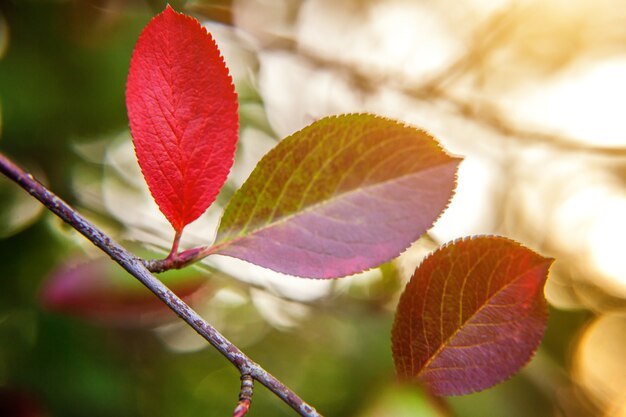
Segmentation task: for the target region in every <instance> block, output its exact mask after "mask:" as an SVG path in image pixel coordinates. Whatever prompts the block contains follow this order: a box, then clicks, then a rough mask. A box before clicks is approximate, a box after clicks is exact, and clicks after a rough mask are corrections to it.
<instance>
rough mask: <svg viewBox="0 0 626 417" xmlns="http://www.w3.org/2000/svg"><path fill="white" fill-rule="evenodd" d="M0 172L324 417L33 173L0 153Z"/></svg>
mask: <svg viewBox="0 0 626 417" xmlns="http://www.w3.org/2000/svg"><path fill="white" fill-rule="evenodd" d="M0 172H2V173H3V174H4V175H6V176H7V177H8V178H9V179H11V180H12V181H14V182H16V183H17V184H18V185H19V186H20V187H22V188H23V189H25V190H26V191H27V192H28V193H29V194H31V195H32V196H33V197H35V198H36V199H37V200H39V201H40V202H41V203H42V204H43V205H44V206H46V207H47V208H48V209H49V210H50V211H52V212H53V213H54V214H56V215H57V216H59V217H60V218H61V219H62V220H63V221H64V222H66V223H67V224H69V225H70V226H72V227H73V228H74V229H76V230H77V231H78V232H80V233H81V234H82V235H83V236H85V237H86V238H87V239H88V240H89V241H91V242H92V243H93V244H94V245H96V246H97V247H98V248H100V249H101V250H102V251H103V252H105V253H106V254H107V255H109V256H110V257H111V259H113V260H114V261H115V262H117V263H118V264H120V265H121V266H122V268H124V269H125V270H126V271H128V273H130V274H131V275H132V276H134V277H135V278H137V279H138V280H139V281H140V282H141V283H142V284H143V285H145V286H146V287H147V288H148V289H149V290H150V291H152V293H154V294H155V295H156V296H157V297H158V298H159V299H160V300H161V301H163V303H165V304H166V305H167V306H168V307H169V308H170V309H172V311H174V312H175V313H176V314H177V315H178V316H179V317H180V318H182V319H183V320H184V321H185V322H186V323H187V324H188V325H189V326H191V327H192V328H193V329H194V330H195V331H196V332H198V334H200V336H202V337H203V338H204V339H206V340H207V341H208V342H209V343H210V344H211V345H212V346H213V347H214V348H215V349H217V350H218V351H219V352H220V353H221V354H222V355H223V356H224V357H226V359H228V360H229V361H230V362H231V363H232V364H233V365H235V367H237V369H238V370H239V372H240V373H241V374H242V375H249V376H251V377H252V378H254V379H256V380H257V381H259V382H260V383H261V384H263V385H265V386H266V387H267V388H268V389H269V390H270V391H271V392H273V393H274V394H275V395H276V396H277V397H279V398H280V399H281V400H283V401H284V402H285V403H287V404H288V405H289V406H290V407H291V408H293V409H294V410H295V411H296V412H297V413H298V414H300V415H301V416H305V417H321V415H320V414H319V413H318V412H317V411H316V410H315V408H313V407H311V406H310V405H309V404H307V403H306V402H304V401H303V400H302V399H301V398H300V397H298V395H296V393H294V392H293V391H291V390H290V389H289V388H288V387H287V386H285V384H283V383H282V382H280V381H279V380H278V379H276V378H275V377H274V376H272V375H271V374H270V373H268V372H267V371H265V370H264V369H263V368H262V367H261V366H260V365H259V364H257V363H256V362H254V361H253V360H251V359H250V358H249V357H248V356H246V355H245V354H244V353H243V352H242V351H241V350H239V348H238V347H237V346H235V345H233V344H232V343H231V342H230V341H229V340H228V339H226V338H225V337H224V336H222V335H221V334H220V333H219V332H218V331H217V330H216V329H215V328H213V326H211V325H210V324H209V323H207V322H206V321H204V319H203V318H202V317H200V316H199V315H198V313H196V312H195V311H194V310H193V309H191V307H189V306H188V305H187V304H186V303H185V302H184V301H182V300H181V299H180V298H178V296H176V294H174V293H173V292H172V291H170V289H169V288H167V287H166V286H165V285H164V284H163V283H162V282H161V281H159V280H158V279H157V278H156V277H155V276H154V275H152V274H151V273H150V271H148V270H147V269H146V267H145V266H144V264H143V261H142V260H141V259H140V258H138V257H137V256H135V255H133V254H132V253H130V252H128V251H127V250H126V249H124V248H123V247H121V246H120V245H119V244H118V243H117V242H115V241H114V240H113V239H111V238H110V237H109V236H107V235H106V234H104V233H103V232H102V231H100V230H99V229H98V228H97V227H95V226H94V225H93V224H92V223H90V222H89V221H88V220H87V219H85V218H84V217H82V216H81V215H80V214H79V213H78V212H76V210H74V209H73V208H72V207H70V206H69V205H68V204H67V203H65V202H64V201H63V200H61V199H60V198H59V197H57V196H56V195H55V194H53V193H52V192H51V191H49V190H48V189H47V188H46V187H44V186H43V185H42V184H40V183H39V182H38V181H36V180H35V179H34V178H33V176H32V175H31V174H28V173H26V172H24V171H23V170H22V169H21V168H20V167H18V166H17V165H15V164H14V163H13V162H12V161H11V160H10V159H8V158H7V157H6V156H4V155H3V154H2V153H0Z"/></svg>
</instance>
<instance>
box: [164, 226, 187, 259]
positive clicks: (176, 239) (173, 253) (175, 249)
mask: <svg viewBox="0 0 626 417" xmlns="http://www.w3.org/2000/svg"><path fill="white" fill-rule="evenodd" d="M182 235H183V231H182V230H177V231H176V234H175V235H174V241H173V242H172V249H171V250H170V254H169V255H167V258H166V259H176V258H177V257H178V245H179V244H180V237H181V236H182Z"/></svg>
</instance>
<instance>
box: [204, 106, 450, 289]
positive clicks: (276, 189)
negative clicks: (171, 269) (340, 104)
mask: <svg viewBox="0 0 626 417" xmlns="http://www.w3.org/2000/svg"><path fill="white" fill-rule="evenodd" d="M459 161H460V159H458V158H453V157H450V156H449V155H447V154H446V153H445V152H444V151H443V150H442V149H441V148H440V146H439V144H438V143H437V142H436V141H435V140H434V139H433V138H432V137H431V136H429V135H428V134H427V133H425V132H423V131H422V130H419V129H416V128H413V127H410V126H406V125H403V124H401V123H398V122H396V121H393V120H389V119H385V118H382V117H377V116H373V115H369V114H350V115H343V116H337V117H327V118H324V119H321V120H318V121H317V122H315V123H313V124H312V125H310V126H308V127H306V128H305V129H303V130H301V131H299V132H296V133H294V134H293V135H291V136H290V137H288V138H286V139H284V140H283V141H282V142H280V144H279V145H278V146H277V147H276V148H274V149H273V150H272V151H270V152H269V153H268V154H267V155H266V156H265V157H264V158H263V159H262V160H261V162H259V164H258V166H257V167H256V169H255V170H254V171H253V172H252V174H251V175H250V178H248V180H247V181H246V183H245V184H244V185H243V186H242V187H241V189H240V190H239V191H237V193H236V194H235V195H234V197H233V198H232V200H231V201H230V203H229V204H228V207H227V208H226V210H225V213H224V217H223V218H222V222H221V224H220V227H219V230H218V236H217V240H216V244H215V248H216V250H215V253H219V254H222V255H229V256H233V257H236V258H240V259H244V260H246V261H249V262H252V263H254V264H257V265H261V266H264V267H267V268H271V269H273V270H276V271H279V272H284V273H287V274H291V275H297V276H302V277H309V278H336V277H341V276H345V275H349V274H354V273H357V272H360V271H363V270H365V269H368V268H373V267H376V266H378V265H380V264H381V263H383V262H386V261H388V260H390V259H392V258H394V257H396V256H398V255H399V254H400V253H401V252H402V251H403V250H405V249H406V248H407V247H408V246H409V245H410V244H411V243H412V242H413V241H415V240H417V238H419V237H420V236H421V235H422V234H423V233H424V232H425V231H426V230H427V229H428V228H430V227H431V226H432V224H433V222H434V221H435V220H436V219H437V217H439V215H440V214H441V212H442V211H443V210H444V208H445V207H446V205H447V204H448V201H449V200H450V197H451V196H452V192H453V189H454V186H455V175H456V168H457V166H458V164H459Z"/></svg>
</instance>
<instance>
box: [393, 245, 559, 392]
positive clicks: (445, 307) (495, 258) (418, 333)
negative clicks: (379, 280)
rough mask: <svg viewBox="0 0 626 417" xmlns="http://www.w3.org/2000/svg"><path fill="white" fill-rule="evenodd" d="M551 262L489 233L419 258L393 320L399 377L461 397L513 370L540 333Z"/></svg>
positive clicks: (533, 347)
mask: <svg viewBox="0 0 626 417" xmlns="http://www.w3.org/2000/svg"><path fill="white" fill-rule="evenodd" d="M552 261H553V260H552V259H550V258H544V257H542V256H540V255H538V254H536V253H535V252H533V251H531V250H530V249H527V248H524V247H523V246H521V245H519V244H518V243H516V242H514V241H512V240H509V239H505V238H502V237H493V236H492V237H476V238H472V239H465V240H459V241H455V242H452V243H450V244H447V245H445V246H443V247H442V248H440V249H439V250H437V251H436V252H434V253H433V254H432V255H430V256H429V257H428V258H426V259H425V260H424V262H423V263H422V264H421V265H420V266H419V267H418V268H417V269H416V271H415V274H414V275H413V277H412V278H411V281H410V282H409V284H408V285H407V287H406V289H405V291H404V293H403V294H402V297H401V298H400V302H399V304H398V308H397V312H396V318H395V322H394V325H393V330H392V336H391V339H392V349H393V358H394V362H395V367H396V371H397V373H398V375H399V377H400V378H401V379H403V380H417V381H419V382H421V383H422V384H424V385H425V386H426V387H427V388H428V389H429V390H430V391H431V392H433V393H434V394H436V395H461V394H468V393H471V392H474V391H479V390H482V389H485V388H489V387H491V386H492V385H495V384H497V383H499V382H502V381H503V380H505V379H507V378H509V377H510V376H511V375H513V374H514V373H515V372H517V371H518V370H519V369H520V368H521V367H522V366H523V365H524V364H526V363H527V362H528V361H529V360H530V358H531V357H532V355H533V354H534V352H535V351H536V349H537V348H538V346H539V344H540V342H541V339H542V337H543V333H544V330H545V327H546V323H547V306H546V301H545V298H544V295H543V288H544V285H545V282H546V278H547V275H548V270H549V268H550V265H551V264H552Z"/></svg>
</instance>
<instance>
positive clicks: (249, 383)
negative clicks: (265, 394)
mask: <svg viewBox="0 0 626 417" xmlns="http://www.w3.org/2000/svg"><path fill="white" fill-rule="evenodd" d="M253 392H254V379H252V376H251V375H248V374H243V375H241V389H240V390H239V402H238V403H237V407H235V411H233V417H243V416H245V415H246V414H247V413H248V410H249V409H250V405H251V404H252V394H253Z"/></svg>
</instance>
